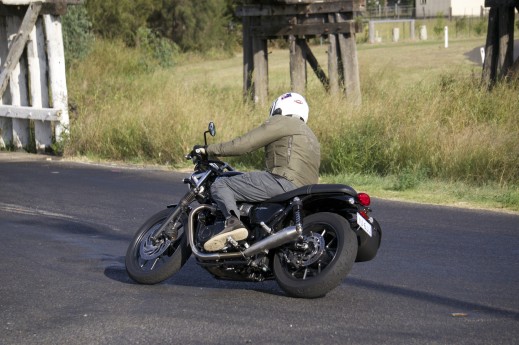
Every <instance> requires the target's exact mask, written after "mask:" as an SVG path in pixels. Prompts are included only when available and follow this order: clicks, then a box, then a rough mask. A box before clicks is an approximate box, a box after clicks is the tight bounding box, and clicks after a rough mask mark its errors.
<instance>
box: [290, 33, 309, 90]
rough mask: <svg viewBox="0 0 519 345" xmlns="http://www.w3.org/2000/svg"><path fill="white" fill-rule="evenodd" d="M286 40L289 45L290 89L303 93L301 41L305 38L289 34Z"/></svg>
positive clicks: (302, 51) (303, 60) (304, 77)
mask: <svg viewBox="0 0 519 345" xmlns="http://www.w3.org/2000/svg"><path fill="white" fill-rule="evenodd" d="M288 42H289V47H290V89H291V90H292V91H295V92H297V93H300V94H304V93H305V89H306V57H305V52H304V50H303V48H302V45H303V43H302V42H305V40H304V39H303V38H296V37H295V36H292V35H291V36H289V38H288ZM305 43H306V42H305Z"/></svg>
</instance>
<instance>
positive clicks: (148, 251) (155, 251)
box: [139, 231, 171, 260]
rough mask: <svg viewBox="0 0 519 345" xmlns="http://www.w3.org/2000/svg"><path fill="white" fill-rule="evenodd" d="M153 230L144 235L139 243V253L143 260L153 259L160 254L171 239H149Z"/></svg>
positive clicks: (166, 247)
mask: <svg viewBox="0 0 519 345" xmlns="http://www.w3.org/2000/svg"><path fill="white" fill-rule="evenodd" d="M152 235H153V231H150V232H149V233H147V234H146V235H145V237H144V238H143V239H142V241H141V244H140V250H139V253H140V255H141V258H142V259H144V260H153V259H155V258H158V257H159V256H160V255H162V254H163V253H164V252H165V251H166V249H168V247H169V245H170V244H171V241H170V240H169V239H164V238H163V239H160V240H157V241H155V243H154V241H153V240H152V239H151V237H152Z"/></svg>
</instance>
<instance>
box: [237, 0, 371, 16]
mask: <svg viewBox="0 0 519 345" xmlns="http://www.w3.org/2000/svg"><path fill="white" fill-rule="evenodd" d="M364 10H365V7H364V6H361V5H360V3H359V2H358V1H353V0H349V1H335V2H320V3H312V4H301V3H297V4H294V5H290V6H287V5H264V4H252V5H244V6H239V7H238V8H236V12H235V13H236V15H237V16H238V17H260V16H294V15H309V14H316V13H338V12H361V11H364Z"/></svg>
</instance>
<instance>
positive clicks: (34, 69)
mask: <svg viewBox="0 0 519 345" xmlns="http://www.w3.org/2000/svg"><path fill="white" fill-rule="evenodd" d="M27 65H28V67H29V76H30V78H29V82H30V86H29V91H30V101H31V102H30V104H31V106H32V107H33V108H49V88H48V85H47V84H48V83H47V70H48V68H47V66H48V65H47V53H46V51H45V35H44V32H43V20H42V18H41V17H40V18H39V19H38V21H37V22H36V27H35V30H32V32H31V35H30V38H29V41H28V42H27ZM54 121H55V120H54ZM34 141H35V144H36V151H38V152H40V153H44V152H46V151H48V150H50V147H51V145H52V125H51V123H50V122H49V121H34Z"/></svg>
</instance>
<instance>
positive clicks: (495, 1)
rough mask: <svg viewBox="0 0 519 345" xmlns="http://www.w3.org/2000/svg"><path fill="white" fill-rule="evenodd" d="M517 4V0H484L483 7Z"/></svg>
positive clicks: (518, 1) (518, 2)
mask: <svg viewBox="0 0 519 345" xmlns="http://www.w3.org/2000/svg"><path fill="white" fill-rule="evenodd" d="M498 6H519V0H485V7H498Z"/></svg>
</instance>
